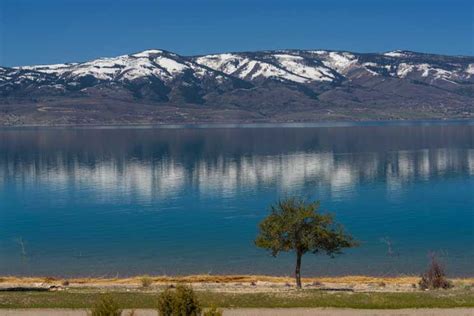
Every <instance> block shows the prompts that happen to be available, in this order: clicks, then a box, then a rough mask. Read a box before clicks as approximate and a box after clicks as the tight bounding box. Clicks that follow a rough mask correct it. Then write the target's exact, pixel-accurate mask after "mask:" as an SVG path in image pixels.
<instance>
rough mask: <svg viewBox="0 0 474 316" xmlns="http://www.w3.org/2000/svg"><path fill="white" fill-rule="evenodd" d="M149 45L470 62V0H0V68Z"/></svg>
mask: <svg viewBox="0 0 474 316" xmlns="http://www.w3.org/2000/svg"><path fill="white" fill-rule="evenodd" d="M148 48H163V49H167V50H171V51H174V52H176V53H179V54H183V55H194V54H206V53H211V52H226V51H245V50H264V49H280V48H301V49H313V48H322V49H337V50H350V51H357V52H380V51H388V50H393V49H408V50H414V51H421V52H432V53H441V54H455V55H474V1H472V0H470V1H467V0H312V1H311V0H287V1H281V0H187V1H186V0H166V1H165V0H0V65H4V66H14V65H27V64H42V63H59V62H66V61H84V60H88V59H92V58H97V57H105V56H116V55H120V54H127V53H132V52H136V51H140V50H144V49H148Z"/></svg>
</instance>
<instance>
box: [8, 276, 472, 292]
mask: <svg viewBox="0 0 474 316" xmlns="http://www.w3.org/2000/svg"><path fill="white" fill-rule="evenodd" d="M449 279H450V281H451V282H453V284H454V285H455V286H456V287H469V286H473V285H474V277H465V278H449ZM419 280H420V277H419V276H414V275H413V276H404V275H403V276H392V277H382V276H366V275H347V276H337V277H328V276H322V277H304V278H302V282H303V288H306V289H319V290H325V291H346V292H414V291H420V290H419V288H418V282H419ZM179 283H184V284H189V285H191V286H192V287H193V288H195V289H196V290H198V291H199V290H205V291H216V292H235V293H255V292H281V291H288V290H293V289H295V280H294V278H293V277H290V276H267V275H198V274H196V275H185V276H164V275H158V276H157V275H155V276H149V275H139V276H132V277H124V278H120V277H115V278H110V277H104V278H101V277H99V278H97V277H72V278H62V277H48V276H45V277H41V276H26V277H21V276H3V277H2V276H0V291H2V290H3V291H5V290H7V289H13V288H15V289H20V288H27V289H31V290H34V289H44V290H53V291H56V290H62V289H66V288H68V289H80V288H88V289H90V290H93V291H94V290H98V291H100V290H118V291H120V290H124V291H131V290H141V291H142V290H157V289H163V288H166V287H168V286H174V285H175V284H179ZM144 284H146V285H144Z"/></svg>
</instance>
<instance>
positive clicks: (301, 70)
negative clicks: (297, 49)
mask: <svg viewBox="0 0 474 316" xmlns="http://www.w3.org/2000/svg"><path fill="white" fill-rule="evenodd" d="M274 56H275V58H276V59H277V60H278V62H279V64H280V65H281V66H282V67H283V68H285V69H286V70H288V71H289V72H291V73H293V74H295V75H298V76H300V77H304V78H307V79H308V81H332V80H334V79H335V76H334V74H333V73H331V71H330V70H329V69H327V68H325V67H318V66H309V65H306V64H305V60H304V58H303V57H301V56H295V55H288V54H275V55H274Z"/></svg>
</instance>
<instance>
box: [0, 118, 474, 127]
mask: <svg viewBox="0 0 474 316" xmlns="http://www.w3.org/2000/svg"><path fill="white" fill-rule="evenodd" d="M422 123H427V124H433V125H445V124H466V123H467V125H471V124H474V118H431V119H429V118H427V119H393V120H387V119H380V120H373V119H372V120H321V121H307V122H306V121H294V122H291V121H229V122H206V121H203V122H185V121H184V122H167V123H165V122H161V123H150V122H143V123H139V122H137V123H133V122H128V123H107V122H103V123H92V124H12V125H10V124H0V130H1V129H15V128H25V129H27V128H51V129H61V128H67V127H72V128H77V129H88V128H90V129H100V128H103V129H113V128H123V129H135V128H136V129H140V128H156V129H180V128H197V129H199V128H272V127H287V128H292V127H293V128H298V127H299V128H304V127H350V126H377V125H380V124H385V125H388V126H403V125H406V124H414V125H416V124H422Z"/></svg>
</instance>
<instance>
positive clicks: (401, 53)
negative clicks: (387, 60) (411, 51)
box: [384, 50, 407, 57]
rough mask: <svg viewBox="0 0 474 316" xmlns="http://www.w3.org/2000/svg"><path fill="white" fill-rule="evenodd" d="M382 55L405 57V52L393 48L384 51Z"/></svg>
mask: <svg viewBox="0 0 474 316" xmlns="http://www.w3.org/2000/svg"><path fill="white" fill-rule="evenodd" d="M384 56H388V57H406V56H407V54H405V53H403V52H402V51H401V50H394V51H391V52H386V53H385V54H384Z"/></svg>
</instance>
